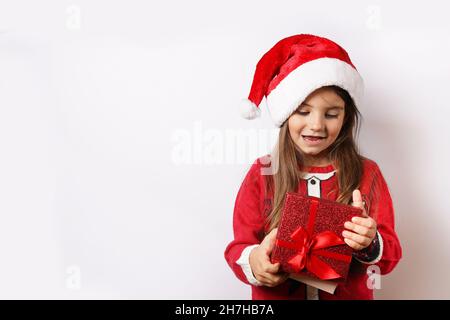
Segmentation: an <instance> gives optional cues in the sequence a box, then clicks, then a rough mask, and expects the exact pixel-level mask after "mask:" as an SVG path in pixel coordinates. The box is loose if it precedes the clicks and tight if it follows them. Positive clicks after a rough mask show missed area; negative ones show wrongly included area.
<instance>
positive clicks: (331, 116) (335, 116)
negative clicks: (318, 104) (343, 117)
mask: <svg viewBox="0 0 450 320" xmlns="http://www.w3.org/2000/svg"><path fill="white" fill-rule="evenodd" d="M297 113H298V114H299V115H301V116H306V115H308V113H309V112H308V111H297ZM325 117H327V118H337V117H339V115H338V114H326V115H325Z"/></svg>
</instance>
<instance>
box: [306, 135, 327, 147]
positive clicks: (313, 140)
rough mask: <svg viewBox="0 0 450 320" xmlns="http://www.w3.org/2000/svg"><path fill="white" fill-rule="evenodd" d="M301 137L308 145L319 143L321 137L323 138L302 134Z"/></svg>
mask: <svg viewBox="0 0 450 320" xmlns="http://www.w3.org/2000/svg"><path fill="white" fill-rule="evenodd" d="M302 138H303V140H305V141H306V142H307V143H308V144H310V145H315V144H319V143H321V142H322V140H323V139H325V138H322V137H312V136H302Z"/></svg>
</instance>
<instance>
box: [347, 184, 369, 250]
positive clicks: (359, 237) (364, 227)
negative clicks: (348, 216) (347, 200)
mask: <svg viewBox="0 0 450 320" xmlns="http://www.w3.org/2000/svg"><path fill="white" fill-rule="evenodd" d="M352 205H353V206H354V207H358V208H361V209H363V217H353V218H352V222H350V221H347V222H345V224H344V227H345V228H346V229H348V230H350V231H347V230H345V231H344V232H342V235H343V236H344V241H345V243H347V244H348V245H349V246H350V247H351V248H353V249H354V250H356V251H360V250H362V249H364V248H367V247H368V246H369V245H370V244H371V243H372V241H373V239H374V238H375V236H376V234H377V223H376V221H375V220H374V219H372V218H371V217H369V215H368V214H367V212H366V209H365V208H364V204H363V202H362V197H361V192H360V191H359V190H358V189H356V190H354V191H353V203H352Z"/></svg>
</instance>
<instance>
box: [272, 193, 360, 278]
mask: <svg viewBox="0 0 450 320" xmlns="http://www.w3.org/2000/svg"><path fill="white" fill-rule="evenodd" d="M361 214H362V209H360V208H357V207H353V206H350V205H345V204H341V203H338V202H335V201H332V200H327V199H321V198H317V197H312V196H302V195H300V194H298V193H292V192H288V193H287V194H286V199H285V203H284V208H283V212H282V217H281V222H280V225H279V227H278V232H277V238H276V241H275V247H274V250H273V252H272V256H271V261H272V263H276V262H280V266H281V269H282V270H283V271H285V272H287V273H300V274H304V275H307V276H310V277H313V278H316V279H321V280H334V281H338V282H343V281H345V279H346V278H347V274H348V269H349V266H350V262H351V260H352V252H353V249H352V248H351V247H349V246H348V245H347V244H346V243H345V242H344V240H343V237H342V232H343V231H344V230H345V228H344V223H345V221H350V220H351V219H352V217H354V216H361Z"/></svg>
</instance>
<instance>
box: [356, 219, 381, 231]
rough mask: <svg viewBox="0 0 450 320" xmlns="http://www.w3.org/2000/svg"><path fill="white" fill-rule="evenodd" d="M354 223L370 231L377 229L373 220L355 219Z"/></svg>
mask: <svg viewBox="0 0 450 320" xmlns="http://www.w3.org/2000/svg"><path fill="white" fill-rule="evenodd" d="M352 222H353V223H355V224H358V225H360V226H363V227H367V228H369V229H372V228H375V226H376V222H375V220H373V219H372V218H361V217H353V218H352Z"/></svg>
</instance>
